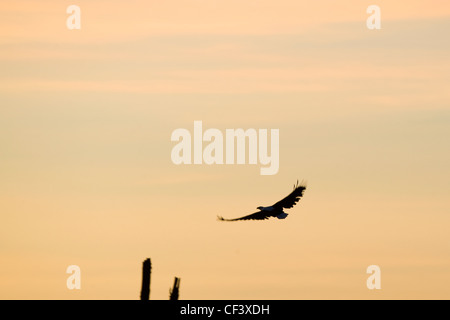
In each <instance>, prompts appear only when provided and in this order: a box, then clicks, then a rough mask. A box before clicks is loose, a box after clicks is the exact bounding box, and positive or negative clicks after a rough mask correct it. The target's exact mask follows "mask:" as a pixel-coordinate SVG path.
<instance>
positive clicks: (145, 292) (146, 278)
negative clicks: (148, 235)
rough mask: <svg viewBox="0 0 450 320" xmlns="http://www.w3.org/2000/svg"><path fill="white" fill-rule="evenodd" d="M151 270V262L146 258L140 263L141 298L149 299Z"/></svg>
mask: <svg viewBox="0 0 450 320" xmlns="http://www.w3.org/2000/svg"><path fill="white" fill-rule="evenodd" d="M151 272H152V263H151V261H150V258H149V259H146V260H145V261H144V262H143V264H142V288H141V300H150V275H151Z"/></svg>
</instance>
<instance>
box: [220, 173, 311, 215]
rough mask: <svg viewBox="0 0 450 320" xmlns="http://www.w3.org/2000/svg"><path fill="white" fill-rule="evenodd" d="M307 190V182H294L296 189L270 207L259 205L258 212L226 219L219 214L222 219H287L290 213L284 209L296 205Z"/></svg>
mask: <svg viewBox="0 0 450 320" xmlns="http://www.w3.org/2000/svg"><path fill="white" fill-rule="evenodd" d="M305 190H306V184H305V183H303V182H302V184H300V185H299V184H298V180H297V184H294V191H292V192H291V193H290V194H289V195H288V196H287V197H285V198H284V199H282V200H280V201H278V202H277V203H275V204H273V205H271V206H270V207H261V206H260V207H258V208H256V209H259V211H258V212H255V213H252V214H249V215H248V216H244V217H241V218H236V219H224V218H222V217H221V216H217V218H218V219H219V220H220V221H239V220H266V219H269V218H270V217H276V218H278V219H285V218H286V217H287V216H288V214H287V213H285V212H284V211H283V209H290V208H292V207H294V206H295V205H296V204H297V202H298V201H299V200H300V198H301V197H302V196H303V192H304V191H305Z"/></svg>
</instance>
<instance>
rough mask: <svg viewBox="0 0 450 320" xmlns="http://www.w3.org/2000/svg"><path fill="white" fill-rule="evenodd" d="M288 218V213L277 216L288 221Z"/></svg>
mask: <svg viewBox="0 0 450 320" xmlns="http://www.w3.org/2000/svg"><path fill="white" fill-rule="evenodd" d="M287 216H288V214H287V213H286V212H281V213H280V214H278V215H277V218H278V219H286V217H287Z"/></svg>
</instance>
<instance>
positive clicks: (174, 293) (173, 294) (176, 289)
mask: <svg viewBox="0 0 450 320" xmlns="http://www.w3.org/2000/svg"><path fill="white" fill-rule="evenodd" d="M180 281H181V279H180V278H177V277H175V281H174V282H173V288H172V289H171V290H170V291H169V293H170V300H178V297H179V296H180Z"/></svg>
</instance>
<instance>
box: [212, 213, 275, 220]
mask: <svg viewBox="0 0 450 320" xmlns="http://www.w3.org/2000/svg"><path fill="white" fill-rule="evenodd" d="M271 216H272V215H271V214H270V212H264V211H258V212H255V213H252V214H249V215H248V216H244V217H241V218H236V219H225V218H222V217H221V216H217V219H219V220H220V221H239V220H266V219H269V218H270V217H271Z"/></svg>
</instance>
